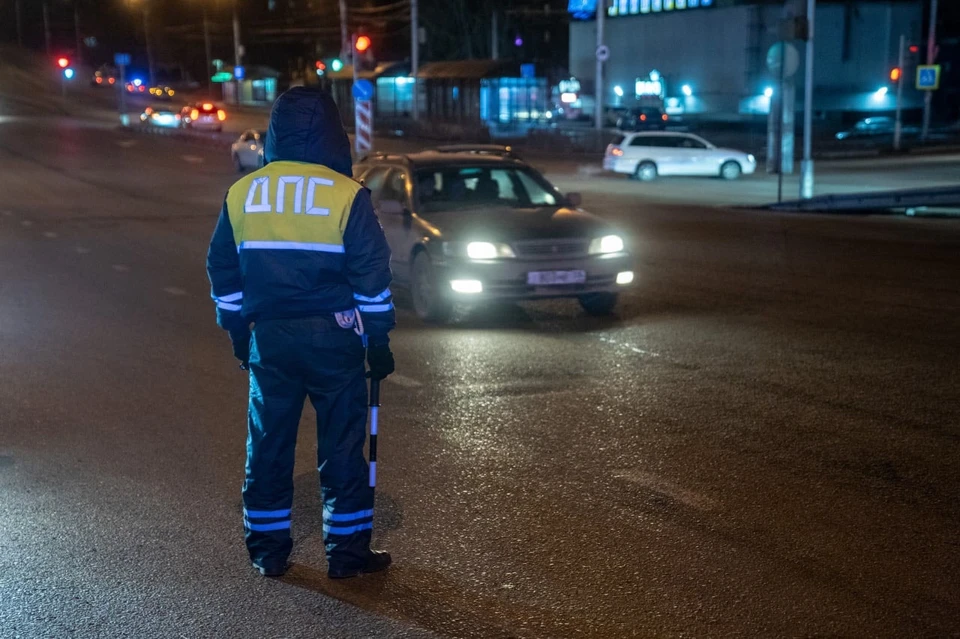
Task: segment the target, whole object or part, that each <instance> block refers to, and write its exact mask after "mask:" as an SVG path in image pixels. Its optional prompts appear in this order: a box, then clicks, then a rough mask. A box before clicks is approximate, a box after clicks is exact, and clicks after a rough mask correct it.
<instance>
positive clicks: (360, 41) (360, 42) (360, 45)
mask: <svg viewBox="0 0 960 639" xmlns="http://www.w3.org/2000/svg"><path fill="white" fill-rule="evenodd" d="M356 47H357V51H359V52H360V53H363V52H364V51H366V50H367V49H369V48H370V38H369V37H368V36H365V35H362V36H360V37H358V38H357V44H356Z"/></svg>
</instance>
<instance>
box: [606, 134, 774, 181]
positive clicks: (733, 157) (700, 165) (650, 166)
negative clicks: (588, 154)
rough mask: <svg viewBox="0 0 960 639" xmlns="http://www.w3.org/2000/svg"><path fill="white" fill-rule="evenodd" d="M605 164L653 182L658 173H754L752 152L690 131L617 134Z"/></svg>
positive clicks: (729, 176) (728, 176)
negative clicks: (720, 144) (724, 146)
mask: <svg viewBox="0 0 960 639" xmlns="http://www.w3.org/2000/svg"><path fill="white" fill-rule="evenodd" d="M603 168H604V169H605V170H607V171H613V172H615V173H626V174H628V175H630V176H632V177H634V178H636V179H638V180H643V181H645V182H649V181H650V180H655V179H656V178H657V176H658V175H703V176H713V177H721V178H723V179H725V180H735V179H737V178H738V177H740V176H741V175H742V174H744V173H746V174H748V175H749V174H750V173H753V172H754V171H755V170H756V168H757V159H756V158H755V157H753V156H752V155H750V154H749V153H743V152H742V151H735V150H733V149H720V148H717V147H715V146H714V145H712V144H710V143H709V142H707V141H706V140H704V139H703V138H701V137H699V136H696V135H692V134H690V133H672V132H642V133H627V134H625V135H620V136H617V137H616V138H615V139H614V140H613V142H611V143H610V144H609V145H608V146H607V152H606V154H605V155H604V158H603Z"/></svg>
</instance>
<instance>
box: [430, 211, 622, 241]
mask: <svg viewBox="0 0 960 639" xmlns="http://www.w3.org/2000/svg"><path fill="white" fill-rule="evenodd" d="M421 217H422V218H423V219H424V220H425V221H427V222H428V223H430V224H431V225H433V226H434V227H436V229H437V230H438V231H440V233H441V234H442V237H443V239H444V240H446V241H454V242H458V241H459V242H470V241H488V242H514V241H525V240H547V239H570V238H581V237H582V238H591V237H598V236H600V235H602V234H603V233H604V232H607V231H610V230H611V227H610V225H609V224H608V223H607V222H605V221H604V220H602V219H600V218H598V217H596V216H595V215H591V214H590V213H587V212H585V211H580V210H577V209H572V208H566V207H563V208H556V207H552V206H551V207H537V208H526V209H515V208H510V207H495V208H483V207H476V208H469V209H461V210H457V211H447V212H441V213H427V214H424V215H422V216H421Z"/></svg>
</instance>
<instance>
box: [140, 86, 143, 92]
mask: <svg viewBox="0 0 960 639" xmlns="http://www.w3.org/2000/svg"><path fill="white" fill-rule="evenodd" d="M140 93H143V85H142V84H141V85H140Z"/></svg>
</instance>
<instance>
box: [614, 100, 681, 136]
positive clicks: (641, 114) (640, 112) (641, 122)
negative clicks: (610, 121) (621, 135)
mask: <svg viewBox="0 0 960 639" xmlns="http://www.w3.org/2000/svg"><path fill="white" fill-rule="evenodd" d="M669 120H670V116H669V115H667V112H666V111H664V110H663V107H661V106H654V105H649V106H639V107H633V108H632V109H628V110H627V112H626V113H624V114H623V115H621V116H620V117H619V118H618V119H617V128H618V129H620V130H621V131H661V130H663V129H665V128H667V122H668V121H669Z"/></svg>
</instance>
